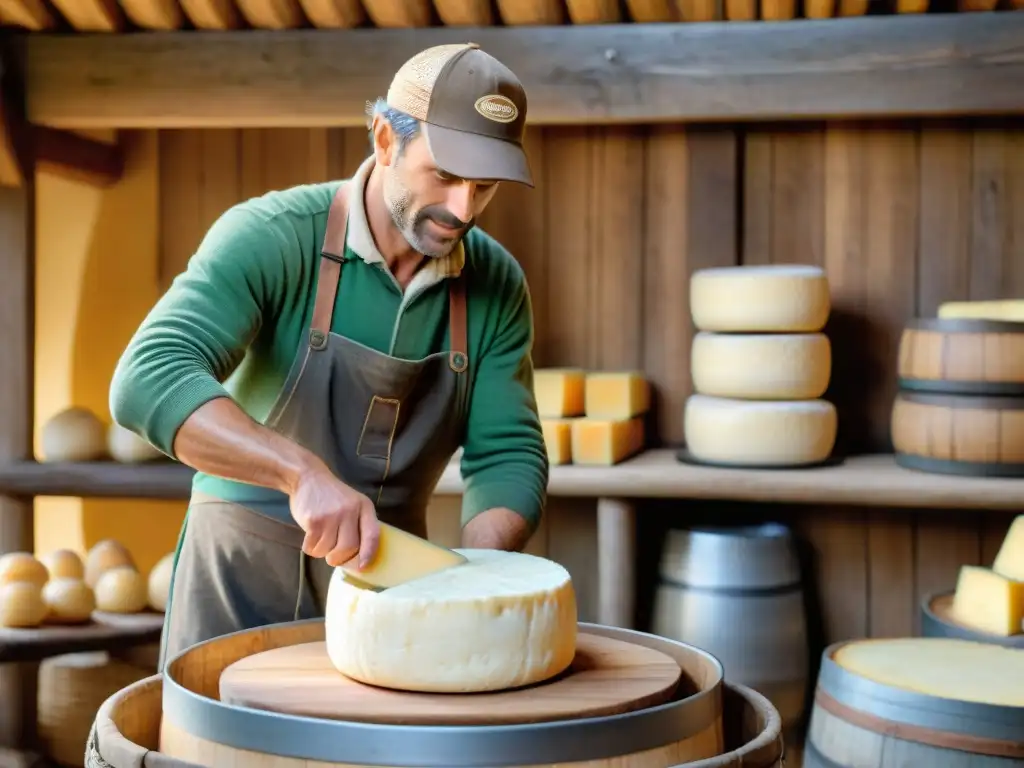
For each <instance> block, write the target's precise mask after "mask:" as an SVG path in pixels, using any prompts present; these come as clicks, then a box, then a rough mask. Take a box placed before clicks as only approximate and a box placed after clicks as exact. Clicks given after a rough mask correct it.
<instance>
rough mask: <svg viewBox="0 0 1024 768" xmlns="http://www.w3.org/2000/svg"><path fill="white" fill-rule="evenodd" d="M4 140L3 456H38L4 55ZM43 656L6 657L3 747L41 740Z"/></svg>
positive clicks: (31, 285)
mask: <svg viewBox="0 0 1024 768" xmlns="http://www.w3.org/2000/svg"><path fill="white" fill-rule="evenodd" d="M4 59H5V60H4V62H3V63H4V71H3V73H2V79H0V106H2V113H0V116H2V125H3V131H2V133H3V143H4V148H5V150H7V151H9V152H10V156H11V157H13V158H14V159H15V162H16V163H17V166H18V170H19V175H20V176H21V185H20V186H16V187H3V188H0V361H2V362H0V464H7V463H9V462H14V461H24V460H27V459H31V458H32V417H33V408H34V393H33V381H32V377H33V373H34V367H35V249H34V241H35V184H34V166H33V163H32V159H31V150H30V141H31V140H30V137H29V134H28V131H27V130H26V125H25V122H24V120H23V119H22V116H23V115H24V100H23V99H22V98H21V92H20V87H19V86H20V82H19V78H18V76H17V73H16V72H14V71H13V70H12V69H10V68H9V66H8V65H9V63H10V60H9V59H7V57H6V56H5V57H4ZM32 525H33V520H32V499H31V497H29V498H15V497H10V496H3V495H0V555H2V554H4V553H7V552H17V551H32V535H33V530H32ZM38 670H39V665H38V664H0V747H12V748H16V749H21V748H30V747H32V746H33V742H34V740H35V739H34V735H35V725H36V683H37V675H38Z"/></svg>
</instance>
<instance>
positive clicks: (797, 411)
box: [683, 395, 838, 467]
mask: <svg viewBox="0 0 1024 768" xmlns="http://www.w3.org/2000/svg"><path fill="white" fill-rule="evenodd" d="M837 427H838V419H837V414H836V408H835V406H834V405H832V403H830V402H828V401H826V400H784V401H771V400H733V399H729V398H722V397H710V396H708V395H691V396H690V398H689V399H688V400H687V401H686V409H685V412H684V414H683V433H684V436H685V439H686V447H687V449H688V450H689V452H690V454H691V455H692V456H693V457H694V458H695V459H697V460H699V461H706V462H709V463H714V464H729V465H735V466H764V467H787V466H795V465H800V464H815V463H818V462H821V461H824V460H825V459H827V458H828V457H829V455H830V454H831V453H832V448H833V446H834V445H835V441H836V429H837Z"/></svg>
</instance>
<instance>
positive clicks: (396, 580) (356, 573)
mask: <svg viewBox="0 0 1024 768" xmlns="http://www.w3.org/2000/svg"><path fill="white" fill-rule="evenodd" d="M463 562H465V559H464V558H463V557H462V556H460V555H458V554H457V553H455V552H453V551H452V550H450V549H446V548H444V547H439V546H437V545H436V544H433V543H432V542H429V541H427V540H426V539H421V538H420V537H419V536H414V535H413V534H411V533H407V532H406V531H403V530H402V529H401V528H395V527H394V526H392V525H388V524H387V523H381V524H380V538H379V539H378V543H377V554H376V555H374V556H373V560H372V561H371V562H370V564H369V565H367V566H366V567H365V568H358V567H357V564H358V559H357V558H353V559H352V560H350V561H349V562H347V563H344V564H342V566H341V570H342V571H343V572H345V573H347V574H348V575H349V576H350V577H352V578H353V579H355V580H357V581H358V582H360V583H363V584H368V585H371V586H374V587H382V588H384V589H387V588H389V587H394V586H395V585H396V584H404V583H405V582H407V581H409V580H411V579H416V578H420V577H423V576H426V575H427V574H429V573H433V572H435V571H440V570H443V569H445V568H450V567H452V566H453V565H459V564H460V563H463Z"/></svg>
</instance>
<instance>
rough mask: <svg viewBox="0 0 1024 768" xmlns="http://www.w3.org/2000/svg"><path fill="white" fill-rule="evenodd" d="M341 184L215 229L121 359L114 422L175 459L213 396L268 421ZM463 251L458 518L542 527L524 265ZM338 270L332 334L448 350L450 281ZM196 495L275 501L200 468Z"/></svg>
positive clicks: (415, 349)
mask: <svg viewBox="0 0 1024 768" xmlns="http://www.w3.org/2000/svg"><path fill="white" fill-rule="evenodd" d="M338 183H339V182H331V183H326V184H315V185H307V186H301V187H295V188H293V189H289V190H285V191H281V192H272V193H269V194H267V195H264V196H263V197H260V198H255V199H252V200H249V201H247V202H244V203H241V204H239V205H237V206H235V207H233V208H231V209H230V210H228V211H227V212H226V213H225V214H224V215H222V216H221V217H220V219H218V221H217V222H216V223H214V225H213V226H212V227H211V228H210V231H209V232H208V234H207V235H206V237H205V238H204V240H203V242H202V243H201V245H200V246H199V249H198V250H197V252H196V253H195V255H194V256H193V257H192V259H191V260H190V262H189V265H188V268H187V270H186V271H185V272H184V273H183V274H181V275H179V276H178V277H177V278H176V279H175V280H174V282H173V284H172V285H171V287H170V289H169V290H168V291H167V293H166V294H165V295H164V296H163V297H162V298H161V299H160V300H159V301H158V302H157V304H156V305H155V306H154V307H153V309H152V310H151V312H150V313H149V316H148V317H147V318H146V319H145V321H144V322H143V323H142V325H141V326H140V328H139V330H138V331H137V332H136V334H135V336H134V337H133V338H132V340H131V342H130V343H129V344H128V347H127V349H126V350H125V352H124V354H123V355H122V357H121V359H120V361H119V363H118V365H117V368H116V370H115V373H114V378H113V382H112V384H111V388H110V410H111V414H112V415H113V418H114V420H115V421H117V422H118V423H119V424H121V425H122V426H124V427H127V428H128V429H130V430H132V431H134V432H136V433H137V434H139V435H141V436H142V437H144V438H146V439H147V440H148V441H150V442H151V443H152V444H153V445H155V446H156V447H158V448H159V449H160V450H162V451H163V452H164V453H166V454H168V455H169V456H173V449H172V446H173V443H174V437H175V435H176V433H177V431H178V429H179V428H180V427H181V425H182V424H183V423H184V422H185V420H186V419H187V418H188V417H189V416H190V415H191V414H192V413H193V412H194V411H195V410H196V409H197V408H199V406H201V405H203V404H204V403H206V402H208V401H210V400H212V399H214V398H217V397H223V396H225V395H227V396H230V397H232V398H233V399H234V400H235V401H236V402H237V403H238V404H239V405H240V406H241V407H242V408H243V409H244V410H245V411H246V412H247V413H248V414H249V415H250V416H252V417H253V418H254V419H256V420H257V421H260V422H263V421H264V420H265V419H266V417H267V415H268V413H269V411H270V408H271V406H272V405H273V402H274V400H275V398H276V397H277V394H278V392H279V391H280V390H281V388H282V386H283V385H284V382H285V378H286V377H287V375H288V371H289V370H290V368H291V365H292V361H293V359H294V357H295V355H296V354H297V353H298V350H299V345H300V340H301V339H303V338H304V337H305V332H306V329H308V327H309V323H310V318H311V316H312V313H313V301H314V297H315V287H316V276H317V270H318V266H319V258H320V245H321V243H322V242H323V237H324V230H325V228H326V224H327V211H328V209H329V206H330V202H331V198H332V197H333V195H334V192H335V190H336V189H337V187H338ZM464 246H465V255H466V258H465V266H464V272H465V275H466V279H467V311H468V317H467V326H468V345H469V349H468V352H469V360H470V368H469V373H470V377H471V378H470V386H471V393H470V411H469V416H468V422H467V425H466V432H465V439H464V443H463V449H464V450H463V456H462V465H461V469H462V475H463V478H464V480H465V484H466V492H465V495H464V497H463V514H462V519H463V524H465V522H467V521H468V520H470V519H472V518H473V517H474V516H475V515H477V514H479V513H480V512H483V511H485V510H487V509H490V508H493V507H507V508H509V509H512V510H513V511H515V512H517V513H519V514H520V515H522V516H523V517H524V518H525V519H526V520H527V521H529V523H530V524H531V526H534V527H535V526H536V525H537V523H538V521H539V519H540V516H541V512H542V509H543V506H544V502H545V496H546V488H547V478H548V460H547V454H546V452H545V448H544V439H543V435H542V433H541V429H540V421H539V419H538V416H537V407H536V402H535V400H534V395H533V365H532V361H531V349H532V345H533V320H532V312H531V306H530V296H529V293H528V291H527V287H526V281H525V278H524V276H523V272H522V269H521V268H520V266H519V265H518V264H517V263H516V261H515V260H514V259H513V258H512V256H511V255H510V254H509V253H508V251H506V250H505V249H504V248H503V247H502V246H501V245H500V244H498V243H497V242H496V241H495V240H494V239H493V238H491V237H490V236H489V235H487V234H486V233H484V232H482V231H481V230H479V229H474V230H472V231H471V232H470V233H469V234H468V235H467V236H466V238H465V239H464ZM346 253H347V255H348V256H353V254H352V253H351V251H347V252H346ZM343 273H344V277H343V279H342V280H341V284H340V286H339V290H338V298H337V303H336V305H335V312H334V318H333V324H332V330H333V331H334V332H335V333H337V334H339V335H342V336H346V337H348V338H350V339H353V340H354V341H357V342H359V343H360V344H364V345H366V346H368V347H372V348H373V349H376V350H378V351H380V352H384V353H387V354H390V355H393V356H395V357H399V358H404V359H410V360H412V359H419V358H422V357H425V356H427V355H429V354H432V353H434V352H439V351H443V350H446V349H447V348H448V312H447V308H448V285H447V279H442V280H440V281H439V282H436V283H434V284H433V285H429V286H428V287H426V288H424V289H423V290H421V291H419V292H416V293H412V292H410V293H408V294H407V295H405V296H403V294H402V291H401V290H400V288H399V287H398V284H397V283H396V281H395V280H394V278H393V277H392V275H391V273H390V272H389V271H388V270H387V268H386V267H385V266H383V265H382V264H379V263H373V262H368V261H365V260H363V259H360V258H352V259H351V260H348V261H346V264H345V267H344V269H343ZM194 489H195V490H197V491H204V492H206V493H210V494H212V495H215V496H217V497H219V498H223V499H226V500H229V501H236V502H239V503H257V506H258V505H259V504H258V503H259V502H264V501H273V500H274V499H273V496H274V495H278V494H277V492H272V491H269V490H268V489H263V488H257V487H255V486H251V485H246V484H242V483H237V482H234V481H228V480H224V479H222V478H216V477H212V476H208V475H205V474H204V473H197V475H196V479H195V482H194ZM277 506H279V505H277Z"/></svg>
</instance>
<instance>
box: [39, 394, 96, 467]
mask: <svg viewBox="0 0 1024 768" xmlns="http://www.w3.org/2000/svg"><path fill="white" fill-rule="evenodd" d="M106 431H107V430H106V427H104V426H103V422H102V421H100V419H99V417H98V416H97V415H96V414H94V413H93V412H92V411H90V410H88V409H86V408H79V407H77V406H75V407H71V408H66V409H64V410H63V411H60V412H59V413H57V414H54V415H53V416H52V417H50V418H49V419H48V420H47V421H46V423H45V424H43V429H42V434H41V436H40V442H41V444H42V453H43V461H97V460H99V459H102V458H104V456H106V453H107V435H106Z"/></svg>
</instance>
